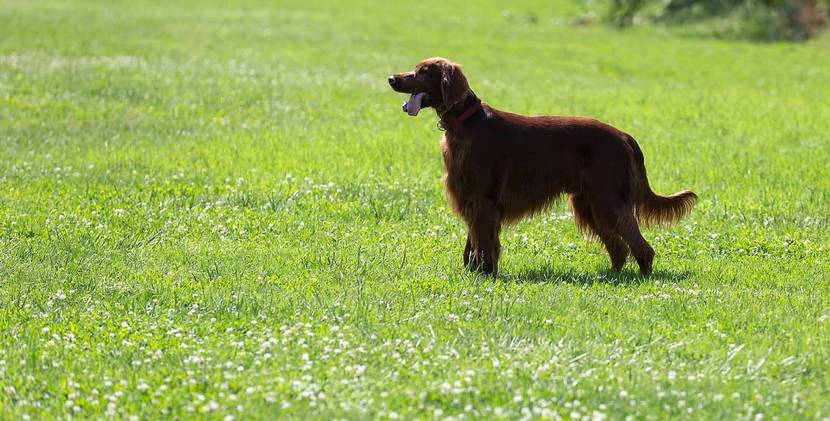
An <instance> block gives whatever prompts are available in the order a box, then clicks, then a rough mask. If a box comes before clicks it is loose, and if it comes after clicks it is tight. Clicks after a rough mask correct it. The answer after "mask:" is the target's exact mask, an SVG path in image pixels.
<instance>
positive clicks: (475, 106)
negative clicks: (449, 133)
mask: <svg viewBox="0 0 830 421" xmlns="http://www.w3.org/2000/svg"><path fill="white" fill-rule="evenodd" d="M480 109H481V101H476V103H475V104H473V105H471V106H470V108H467V110H466V111H464V112H463V113H461V115H460V116H458V117H456V119H455V120H453V121H452V126H453V128H459V127H461V125H462V124H464V122H465V121H467V119H468V118H470V117H472V115H473V114H475V112H476V111H478V110H480Z"/></svg>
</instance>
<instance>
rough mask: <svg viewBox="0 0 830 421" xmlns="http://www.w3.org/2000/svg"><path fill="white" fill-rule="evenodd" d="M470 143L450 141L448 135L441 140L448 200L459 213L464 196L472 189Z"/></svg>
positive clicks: (458, 140)
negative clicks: (469, 174)
mask: <svg viewBox="0 0 830 421" xmlns="http://www.w3.org/2000/svg"><path fill="white" fill-rule="evenodd" d="M470 152H471V151H470V146H469V143H467V142H463V141H461V139H450V138H448V135H447V134H444V137H443V138H442V139H441V156H442V158H443V160H444V187H445V189H446V193H447V198H448V199H449V200H450V202H451V203H450V204H451V205H452V206H453V208H454V210H456V211H459V210H460V209H459V205H460V204H462V203H464V201H465V200H464V196H466V195H467V194H468V192H469V191H470V189H471V186H470V185H469V181H470V177H468V176H467V174H468V173H469V172H470V170H471V168H470V164H471V163H470V159H472V156H471V153H470Z"/></svg>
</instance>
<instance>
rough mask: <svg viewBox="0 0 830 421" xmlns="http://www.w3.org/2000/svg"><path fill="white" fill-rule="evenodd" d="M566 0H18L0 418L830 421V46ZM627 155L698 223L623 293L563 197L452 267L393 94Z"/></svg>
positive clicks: (6, 109)
mask: <svg viewBox="0 0 830 421" xmlns="http://www.w3.org/2000/svg"><path fill="white" fill-rule="evenodd" d="M580 12H581V10H580V7H578V6H574V5H571V4H569V3H562V4H557V3H556V2H550V1H537V2H522V3H521V4H520V3H510V4H507V3H500V2H480V3H476V4H475V5H474V6H472V5H470V4H466V5H465V4H461V3H460V2H446V1H434V0H424V1H419V2H388V3H380V2H378V3H377V4H369V2H359V1H356V0H354V1H337V2H333V1H316V0H304V1H293V0H291V1H278V2H276V3H274V2H253V1H246V2H240V3H239V4H230V3H229V2H220V1H215V2H205V1H198V2H197V1H193V2H185V1H181V2H152V3H150V2H147V3H139V2H119V3H118V4H117V5H114V4H112V3H110V2H105V1H100V2H77V1H37V2H30V1H22V0H12V1H9V0H0V332H2V334H0V408H2V409H1V410H0V415H2V418H8V419H21V418H23V417H24V416H30V417H31V418H33V419H38V418H53V417H70V416H72V417H83V418H86V417H117V418H127V417H130V416H137V417H139V418H151V419H159V418H165V417H178V418H191V417H201V416H204V415H208V416H209V417H211V418H216V419H223V418H225V419H227V418H229V417H235V418H237V419H249V418H273V417H275V416H281V417H297V418H318V417H319V418H326V419H329V418H348V419H364V418H366V417H379V418H396V417H403V418H412V417H419V418H421V417H422V418H444V417H454V418H456V419H461V418H488V419H490V418H497V417H503V418H518V417H529V418H536V417H540V418H552V417H556V416H557V415H558V416H561V417H563V418H571V419H578V418H585V417H588V418H591V417H594V418H597V417H599V418H602V416H603V415H606V416H608V417H610V418H612V419H616V418H623V417H625V416H626V415H631V416H634V417H635V418H654V419H664V418H666V417H687V416H688V417H694V418H712V419H734V418H753V419H757V416H758V415H759V414H763V415H764V416H766V417H767V418H773V419H774V418H775V417H780V418H782V419H791V418H822V417H830V399H828V396H830V275H829V274H828V273H830V135H828V133H830V100H828V98H830V83H828V81H830V49H829V48H828V47H827V44H826V42H814V43H811V44H751V43H740V42H725V41H716V40H712V39H705V38H695V37H690V36H684V35H680V34H678V33H671V32H666V31H663V30H656V29H634V30H631V31H628V32H616V31H613V30H608V29H604V28H602V27H599V26H593V27H576V26H572V25H569V24H568V23H567V19H566V18H567V17H569V16H574V15H575V14H577V13H580ZM436 55H442V56H446V57H449V58H451V59H453V60H456V61H459V62H461V63H462V64H464V65H465V72H466V74H467V76H468V77H469V79H470V82H471V85H472V87H473V89H474V90H476V92H477V93H478V94H479V96H480V97H482V98H483V99H484V100H485V102H488V103H489V104H491V105H493V106H495V107H497V108H500V109H505V110H510V111H514V112H519V113H526V114H578V115H589V116H593V117H597V118H599V119H601V120H603V121H606V122H608V123H611V124H613V125H615V126H617V127H619V128H621V129H623V130H625V131H627V132H629V133H631V134H632V135H633V136H634V137H635V138H636V139H637V140H638V141H639V144H640V146H641V148H642V149H643V152H644V153H645V156H646V165H647V168H648V173H649V179H650V181H651V185H652V187H653V188H654V190H655V191H657V192H661V193H672V192H675V191H677V190H680V189H681V188H690V189H692V190H694V191H696V192H697V193H698V194H699V195H700V197H701V200H700V202H699V203H698V206H697V208H696V209H695V210H694V211H693V213H692V215H691V217H690V218H688V219H686V220H684V221H683V222H681V223H680V224H678V225H676V226H674V227H672V228H669V229H660V230H656V229H655V230H648V231H647V232H646V233H645V235H646V237H647V238H648V239H649V240H650V241H651V242H652V245H653V246H654V247H655V249H656V251H657V257H656V260H655V274H654V275H653V276H652V277H650V278H648V279H643V278H640V277H639V276H638V275H637V269H636V265H635V264H634V263H633V262H630V263H629V264H628V265H627V267H626V269H625V271H624V272H623V273H621V274H614V273H610V272H609V271H608V269H609V263H608V261H607V256H606V254H605V252H604V250H603V249H602V247H601V246H600V245H599V244H598V243H592V242H589V241H585V240H583V239H582V238H580V236H579V235H578V233H577V231H576V228H575V227H574V225H573V222H572V219H571V216H570V210H569V208H568V207H567V205H566V204H565V203H564V202H563V203H558V204H557V205H556V206H554V207H553V209H552V211H551V212H549V213H547V214H545V215H543V216H541V217H537V218H535V219H532V220H529V221H525V222H522V223H520V224H518V225H516V226H513V227H509V228H507V229H505V230H504V231H503V234H502V244H503V258H502V261H501V264H500V269H501V273H500V275H499V278H498V279H496V280H493V279H488V278H483V277H477V276H475V275H473V274H469V273H468V272H467V271H466V270H464V269H463V268H462V264H461V251H462V248H463V242H464V227H463V224H462V223H461V222H459V221H458V220H457V219H456V218H455V217H454V216H453V215H452V214H451V213H450V211H449V209H448V207H447V205H446V203H445V199H444V196H443V191H442V184H441V172H442V169H441V158H440V152H439V149H438V139H439V137H440V132H439V131H438V130H437V128H436V120H437V119H436V117H435V116H434V113H432V112H431V111H430V110H427V111H429V112H425V113H422V114H421V115H420V116H419V117H417V118H414V119H413V118H409V117H408V116H406V115H405V114H404V113H402V112H401V110H400V104H401V102H402V101H403V100H404V99H405V98H404V96H402V95H400V94H396V93H394V92H392V91H391V90H390V89H389V87H388V86H387V84H386V76H387V75H388V74H390V73H392V72H394V71H405V70H408V69H411V68H412V66H413V65H414V64H415V63H416V62H418V61H419V60H420V59H422V58H425V57H429V56H436Z"/></svg>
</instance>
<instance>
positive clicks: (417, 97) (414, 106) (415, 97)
mask: <svg viewBox="0 0 830 421" xmlns="http://www.w3.org/2000/svg"><path fill="white" fill-rule="evenodd" d="M424 95H425V94H424V93H423V92H418V93H417V94H412V96H410V97H409V101H408V102H407V103H406V113H407V114H409V115H411V116H412V117H415V116H416V115H418V111H421V99H423V97H424Z"/></svg>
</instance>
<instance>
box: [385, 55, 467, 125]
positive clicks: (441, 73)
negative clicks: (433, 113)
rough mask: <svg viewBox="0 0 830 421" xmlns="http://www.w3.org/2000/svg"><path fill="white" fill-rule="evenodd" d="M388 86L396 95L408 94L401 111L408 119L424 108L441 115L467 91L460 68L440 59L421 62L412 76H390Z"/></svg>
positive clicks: (407, 73)
mask: <svg viewBox="0 0 830 421" xmlns="http://www.w3.org/2000/svg"><path fill="white" fill-rule="evenodd" d="M389 85H390V86H392V89H394V90H395V91H397V92H401V93H405V94H410V97H409V101H407V102H406V103H405V104H404V105H403V110H404V111H406V112H407V113H408V114H409V115H411V116H416V115H418V111H420V110H421V108H426V107H433V108H435V109H436V110H437V111H438V112H439V113H443V112H445V111H446V110H448V109H450V108H451V107H452V106H453V105H455V104H456V103H458V102H459V101H461V100H463V99H464V97H465V96H466V94H467V92H468V91H469V90H470V87H469V85H468V84H467V78H465V77H464V73H462V72H461V66H459V65H458V64H456V63H453V62H451V61H449V60H447V59H445V58H441V57H435V58H430V59H426V60H424V61H422V62H420V63H418V65H417V66H415V70H413V71H411V72H406V73H398V74H395V75H392V76H389Z"/></svg>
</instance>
